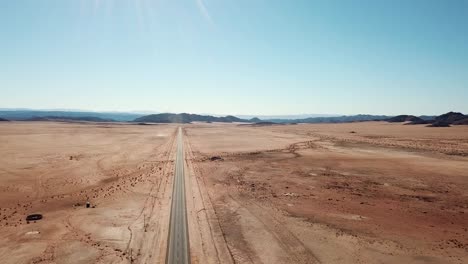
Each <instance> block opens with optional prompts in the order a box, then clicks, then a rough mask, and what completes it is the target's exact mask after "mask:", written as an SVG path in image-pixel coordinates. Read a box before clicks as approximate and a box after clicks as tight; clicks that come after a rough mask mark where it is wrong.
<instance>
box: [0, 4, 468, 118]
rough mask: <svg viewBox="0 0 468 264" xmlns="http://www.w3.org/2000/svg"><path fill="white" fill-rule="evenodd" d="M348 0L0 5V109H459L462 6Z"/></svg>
mask: <svg viewBox="0 0 468 264" xmlns="http://www.w3.org/2000/svg"><path fill="white" fill-rule="evenodd" d="M356 3H357V2H353V1H308V0H298V1H293V2H286V1H280V0H273V1H264V0H258V1H247V0H239V1H225V0H224V1H214V0H173V1H169V0H162V1H152V0H146V1H140V0H135V1H115V0H80V1H51V0H42V1H34V0H19V1H4V2H2V3H0V22H1V23H0V31H1V32H2V34H0V57H1V58H2V63H0V87H1V88H0V92H1V95H0V107H2V108H17V107H25V108H30V109H88V111H97V112H104V111H118V112H136V111H135V110H134V109H147V110H144V111H145V112H151V111H157V112H161V113H163V112H172V113H181V112H188V113H215V114H217V115H236V116H237V115H240V116H242V115H249V116H281V115H312V114H315V115H330V113H331V115H334V113H339V114H337V115H355V114H372V115H399V114H414V115H439V114H442V113H446V112H448V111H458V112H463V113H468V104H466V101H467V99H468V74H467V73H468V49H467V47H468V27H466V25H468V2H467V1H462V0H454V1H447V2H441V1H435V0H431V1H423V0H415V1H402V0H398V1H391V2H389V1H370V0H368V1H359V5H357V4H356ZM137 111H143V110H137ZM308 113H312V114H308Z"/></svg>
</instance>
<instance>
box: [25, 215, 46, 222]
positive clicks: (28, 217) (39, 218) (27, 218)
mask: <svg viewBox="0 0 468 264" xmlns="http://www.w3.org/2000/svg"><path fill="white" fill-rule="evenodd" d="M41 219H42V215H41V214H31V215H28V216H27V217H26V221H36V220H41Z"/></svg>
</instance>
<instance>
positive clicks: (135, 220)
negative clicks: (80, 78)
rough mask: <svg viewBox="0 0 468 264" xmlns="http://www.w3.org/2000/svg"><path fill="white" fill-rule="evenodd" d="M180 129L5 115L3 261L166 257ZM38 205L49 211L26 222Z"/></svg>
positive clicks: (1, 131)
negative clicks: (23, 120)
mask: <svg viewBox="0 0 468 264" xmlns="http://www.w3.org/2000/svg"><path fill="white" fill-rule="evenodd" d="M174 133H175V127H174V126H167V125H157V126H137V125H100V124H67V123H52V122H51V123H48V122H39V123H35V122H34V123H20V122H16V123H15V122H12V123H9V124H1V125H0V145H1V149H0V157H1V158H0V199H1V203H0V233H1V234H2V235H1V236H0V259H1V260H2V261H1V262H2V263H130V259H134V260H138V261H139V262H141V263H145V262H151V263H162V262H164V251H165V247H166V245H165V243H166V239H167V230H166V228H167V224H166V223H168V221H169V220H168V212H169V211H168V208H169V207H168V206H169V202H170V194H171V186H170V185H171V180H172V170H173V158H174V157H173V155H174V154H173V149H174V146H173V144H174ZM86 201H90V203H91V205H92V206H95V208H89V209H87V208H85V203H86ZM31 213H41V214H43V216H44V218H43V219H42V220H39V221H36V222H31V223H27V222H26V220H25V217H26V215H28V214H31ZM162 223H164V224H162ZM145 225H146V227H145Z"/></svg>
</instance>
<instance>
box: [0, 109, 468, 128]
mask: <svg viewBox="0 0 468 264" xmlns="http://www.w3.org/2000/svg"><path fill="white" fill-rule="evenodd" d="M243 117H253V116H247V115H244V116H243ZM262 117H266V116H262ZM3 120H6V121H8V120H12V121H87V122H137V123H182V124H186V123H191V122H208V123H211V122H222V123H234V122H239V123H254V124H263V125H265V124H275V123H281V124H287V123H314V124H315V123H348V122H364V121H387V122H392V123H395V122H405V124H407V125H417V124H427V125H430V126H450V125H467V124H468V116H467V115H464V114H462V113H457V112H449V113H446V114H443V115H440V116H414V115H398V116H386V115H349V116H321V117H306V118H295V119H283V118H279V119H263V118H262V119H261V118H258V117H253V118H248V119H247V118H239V117H236V116H232V115H228V116H224V117H223V116H212V115H198V114H187V113H182V114H173V113H162V114H150V115H144V114H138V113H121V112H86V111H53V110H30V109H16V110H10V109H8V110H5V109H0V121H3Z"/></svg>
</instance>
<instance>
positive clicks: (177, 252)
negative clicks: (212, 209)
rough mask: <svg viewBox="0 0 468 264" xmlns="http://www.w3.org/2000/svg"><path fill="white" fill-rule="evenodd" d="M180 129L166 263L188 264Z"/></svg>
mask: <svg viewBox="0 0 468 264" xmlns="http://www.w3.org/2000/svg"><path fill="white" fill-rule="evenodd" d="M183 144H184V142H183V140H182V129H181V128H179V132H178V136H177V154H176V155H177V157H176V163H175V179H174V187H173V191H172V205H171V220H170V223H169V238H168V243H167V245H168V246H167V255H166V263H168V264H175V263H177V264H185V263H190V252H189V248H190V247H189V238H188V225H187V207H186V203H185V174H184V147H183Z"/></svg>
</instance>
